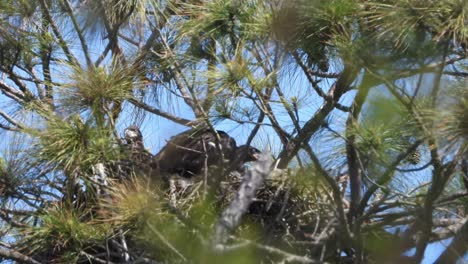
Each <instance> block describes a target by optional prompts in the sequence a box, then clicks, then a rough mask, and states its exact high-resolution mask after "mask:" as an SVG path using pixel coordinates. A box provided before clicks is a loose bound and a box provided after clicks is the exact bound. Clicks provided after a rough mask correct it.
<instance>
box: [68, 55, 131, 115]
mask: <svg viewBox="0 0 468 264" xmlns="http://www.w3.org/2000/svg"><path fill="white" fill-rule="evenodd" d="M69 69H70V70H71V71H70V74H68V76H67V77H68V79H67V80H66V84H65V85H64V86H63V87H61V88H60V95H61V98H60V100H61V101H62V105H63V107H65V106H66V107H67V108H68V109H70V108H71V109H75V108H76V109H77V110H88V109H90V110H92V111H93V112H94V113H95V114H96V115H103V114H109V113H108V112H109V111H120V109H116V107H117V105H118V104H121V103H122V102H123V100H125V99H127V98H129V97H130V96H131V95H132V92H133V90H134V89H138V88H139V85H138V82H137V81H136V80H135V78H136V77H137V76H135V75H134V73H133V71H132V69H128V68H124V67H120V66H119V65H118V64H117V62H115V63H113V64H111V65H110V66H109V67H92V68H89V69H85V68H83V67H81V66H80V65H70V66H69Z"/></svg>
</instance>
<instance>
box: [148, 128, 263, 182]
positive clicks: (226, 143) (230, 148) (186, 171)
mask: <svg viewBox="0 0 468 264" xmlns="http://www.w3.org/2000/svg"><path fill="white" fill-rule="evenodd" d="M216 133H217V134H218V136H219V142H218V140H217V137H216V134H215V133H214V132H213V131H212V130H210V129H192V130H188V131H185V132H182V133H181V134H179V135H176V136H174V137H172V138H171V139H170V140H169V141H168V143H167V145H166V146H165V147H164V148H163V149H162V150H161V151H160V152H159V153H158V154H157V155H156V156H155V157H154V166H156V167H157V169H158V170H159V172H160V173H162V174H178V175H180V176H183V177H191V176H194V175H198V174H200V173H201V172H202V171H203V170H204V169H205V168H208V167H210V166H211V165H222V166H224V167H225V168H226V169H233V170H234V169H237V168H238V167H240V166H242V164H244V163H245V162H248V161H254V160H256V159H257V154H258V153H259V152H260V151H259V150H257V149H256V148H253V147H248V146H241V147H237V146H236V141H235V140H234V139H233V138H232V137H230V136H229V135H228V134H227V133H226V132H224V131H216ZM217 143H219V145H218V144H217Z"/></svg>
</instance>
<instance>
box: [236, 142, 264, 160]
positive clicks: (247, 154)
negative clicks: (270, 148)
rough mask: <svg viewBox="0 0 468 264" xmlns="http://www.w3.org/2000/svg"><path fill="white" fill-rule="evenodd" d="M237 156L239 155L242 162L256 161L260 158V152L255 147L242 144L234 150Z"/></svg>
mask: <svg viewBox="0 0 468 264" xmlns="http://www.w3.org/2000/svg"><path fill="white" fill-rule="evenodd" d="M236 154H237V157H241V160H242V161H243V162H249V161H256V160H258V159H259V158H260V154H262V152H261V151H260V150H258V149H257V148H254V147H251V146H247V145H242V146H239V147H238V148H237V151H236Z"/></svg>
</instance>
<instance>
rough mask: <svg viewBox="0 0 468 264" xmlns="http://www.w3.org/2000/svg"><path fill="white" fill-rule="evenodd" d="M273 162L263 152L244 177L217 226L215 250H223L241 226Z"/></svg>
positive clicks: (268, 154)
mask: <svg viewBox="0 0 468 264" xmlns="http://www.w3.org/2000/svg"><path fill="white" fill-rule="evenodd" d="M271 165H272V160H271V156H270V153H269V152H263V153H262V154H261V156H260V158H259V159H258V161H257V162H255V163H254V165H253V167H252V168H251V169H249V170H248V171H247V173H246V174H245V176H244V180H243V181H242V184H241V186H240V187H239V190H238V191H237V194H236V197H235V198H234V200H232V202H231V204H229V206H228V207H227V208H226V209H225V210H224V211H223V213H222V215H221V217H220V218H219V219H218V222H217V223H216V226H215V230H214V231H215V233H214V238H213V248H214V249H215V250H222V249H223V247H224V246H223V244H224V243H225V242H226V241H227V239H228V237H229V234H230V233H231V232H232V231H233V230H234V229H235V228H236V227H237V226H238V225H239V223H240V219H241V217H242V215H244V214H245V212H247V210H248V208H249V206H250V204H251V203H252V201H253V199H254V198H255V193H256V191H257V190H258V188H259V187H260V186H261V185H262V184H263V182H264V180H265V178H266V177H267V176H268V175H269V174H270V172H271V170H272V166H271Z"/></svg>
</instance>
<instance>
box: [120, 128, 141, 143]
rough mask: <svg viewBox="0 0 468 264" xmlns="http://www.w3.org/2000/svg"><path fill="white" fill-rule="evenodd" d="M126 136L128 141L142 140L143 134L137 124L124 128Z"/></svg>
mask: <svg viewBox="0 0 468 264" xmlns="http://www.w3.org/2000/svg"><path fill="white" fill-rule="evenodd" d="M124 137H125V139H126V140H127V141H128V142H134V141H137V140H142V139H143V136H142V135H141V131H140V129H139V128H138V127H137V126H129V127H127V128H126V129H125V130H124Z"/></svg>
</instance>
